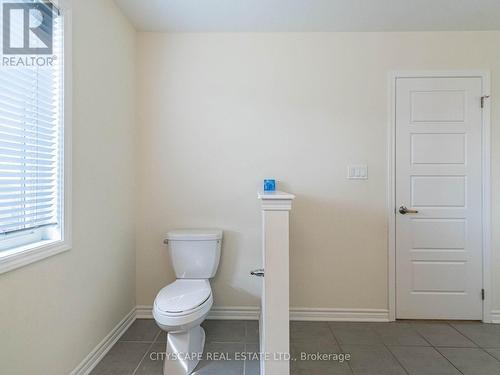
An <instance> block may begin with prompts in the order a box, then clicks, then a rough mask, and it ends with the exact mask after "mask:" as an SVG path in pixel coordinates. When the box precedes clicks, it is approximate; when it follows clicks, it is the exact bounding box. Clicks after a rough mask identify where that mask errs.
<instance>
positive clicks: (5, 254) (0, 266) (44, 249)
mask: <svg viewBox="0 0 500 375" xmlns="http://www.w3.org/2000/svg"><path fill="white" fill-rule="evenodd" d="M70 249H71V246H70V245H69V244H68V243H67V242H65V241H51V240H47V241H40V242H36V243H34V244H30V245H25V246H20V247H17V248H15V249H12V250H5V251H2V252H0V274H2V273H5V272H9V271H12V270H14V269H16V268H19V267H23V266H26V265H28V264H31V263H34V262H38V261H39V260H42V259H45V258H48V257H51V256H53V255H56V254H59V253H62V252H64V251H67V250H70Z"/></svg>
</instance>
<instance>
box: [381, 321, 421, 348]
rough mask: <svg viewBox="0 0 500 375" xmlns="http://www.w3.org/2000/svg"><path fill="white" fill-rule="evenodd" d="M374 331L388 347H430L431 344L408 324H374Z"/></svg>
mask: <svg viewBox="0 0 500 375" xmlns="http://www.w3.org/2000/svg"><path fill="white" fill-rule="evenodd" d="M373 329H374V330H375V332H376V333H377V334H378V335H379V336H380V338H381V340H382V342H383V343H384V344H386V345H394V346H430V344H429V343H428V342H427V341H425V340H424V339H423V337H422V336H421V335H419V334H418V333H417V331H416V330H415V329H413V327H412V326H411V325H410V324H408V323H380V324H374V328H373Z"/></svg>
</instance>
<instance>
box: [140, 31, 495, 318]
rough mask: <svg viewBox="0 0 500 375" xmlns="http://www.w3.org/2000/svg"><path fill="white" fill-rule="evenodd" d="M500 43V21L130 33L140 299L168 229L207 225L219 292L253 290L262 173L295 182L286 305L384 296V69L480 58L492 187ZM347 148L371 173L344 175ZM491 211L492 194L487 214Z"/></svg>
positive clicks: (359, 302) (156, 278)
mask: <svg viewBox="0 0 500 375" xmlns="http://www.w3.org/2000/svg"><path fill="white" fill-rule="evenodd" d="M499 43H500V32H477V33H476V32H468V33H459V32H456V33H285V34H279V33H277V34H265V33H261V34H216V33H212V34H154V33H140V34H139V36H138V67H137V69H138V73H137V76H138V77H139V83H138V87H139V89H138V93H137V98H138V117H139V126H140V129H141V131H140V147H139V158H140V159H139V160H140V164H139V165H140V168H139V175H138V177H139V178H138V181H139V206H138V207H139V209H138V225H137V301H138V304H144V305H150V304H152V301H153V299H154V297H155V294H156V293H157V291H158V290H159V289H160V288H161V287H163V286H164V285H165V284H167V283H168V282H170V281H172V280H173V279H174V274H173V272H172V269H171V267H170V265H169V261H168V257H167V252H166V249H165V247H164V246H163V245H162V239H163V238H164V235H165V233H166V231H168V230H169V229H171V228H175V227H219V228H222V229H224V231H225V239H224V247H223V254H222V259H221V264H220V269H219V272H218V275H217V276H216V278H215V280H214V282H213V284H214V289H215V298H216V305H218V306H254V305H257V304H258V300H259V298H258V296H259V291H260V287H259V281H258V280H257V279H256V278H252V277H249V276H248V271H249V270H250V269H252V268H257V267H258V266H259V265H260V264H261V260H260V213H259V205H258V202H257V199H256V191H257V189H258V188H259V187H260V184H261V181H262V179H263V178H264V177H275V178H277V179H279V180H281V181H283V182H282V184H281V186H280V187H281V188H282V189H284V190H287V191H290V192H292V193H294V194H296V195H297V199H296V201H295V202H294V209H293V212H292V218H291V233H292V234H291V270H290V275H291V304H292V306H294V307H313V308H314V307H322V308H374V309H386V308H387V224H386V189H387V186H386V175H387V167H386V165H387V156H386V154H387V124H388V106H389V103H388V73H389V72H390V71H393V70H398V69H401V70H405V69H406V70H413V69H489V70H491V73H492V77H493V81H492V95H493V99H492V100H493V101H492V103H493V106H492V110H493V114H492V116H493V123H492V124H493V131H492V135H493V139H492V142H493V191H494V192H495V191H498V190H499V189H500V172H499V168H500V131H498V127H497V124H498V123H499V122H500V105H499V102H498V101H496V99H495V96H496V94H497V93H498V92H500V81H498V77H499V76H500V49H499V48H498V46H499ZM351 163H354V164H357V163H366V164H368V166H369V176H370V178H369V180H368V181H348V180H346V178H345V176H346V166H347V165H348V164H351ZM498 212H500V200H499V197H498V195H495V197H494V200H493V213H494V215H495V216H494V222H493V228H494V229H495V228H497V227H498V225H499V224H500V216H499V214H498ZM493 232H494V241H493V250H494V265H495V268H496V269H498V268H499V267H500V249H499V246H500V233H499V232H498V230H494V231H493ZM493 277H494V281H495V289H494V290H493V291H492V293H493V294H495V306H496V309H499V308H500V276H499V275H498V273H497V272H495V273H493ZM490 292H491V291H490Z"/></svg>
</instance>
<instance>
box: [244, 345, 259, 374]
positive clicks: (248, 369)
mask: <svg viewBox="0 0 500 375" xmlns="http://www.w3.org/2000/svg"><path fill="white" fill-rule="evenodd" d="M245 352H246V353H250V354H249V355H251V357H247V358H248V359H246V360H245V364H244V365H245V375H259V374H260V361H259V359H258V358H257V357H256V356H254V354H255V355H258V354H259V345H258V344H245Z"/></svg>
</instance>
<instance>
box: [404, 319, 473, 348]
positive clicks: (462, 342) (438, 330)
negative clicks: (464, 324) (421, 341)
mask: <svg viewBox="0 0 500 375" xmlns="http://www.w3.org/2000/svg"><path fill="white" fill-rule="evenodd" d="M412 327H414V328H415V329H416V330H417V331H418V333H420V334H421V335H422V336H423V337H424V338H425V339H426V340H427V341H428V342H429V343H430V344H431V345H432V346H437V347H441V346H444V347H457V348H459V347H476V346H477V345H475V344H474V343H473V342H472V341H470V340H469V339H468V338H467V337H465V336H463V335H462V334H460V333H459V332H458V331H457V330H456V329H454V328H453V327H451V326H450V325H449V324H447V323H412Z"/></svg>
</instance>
